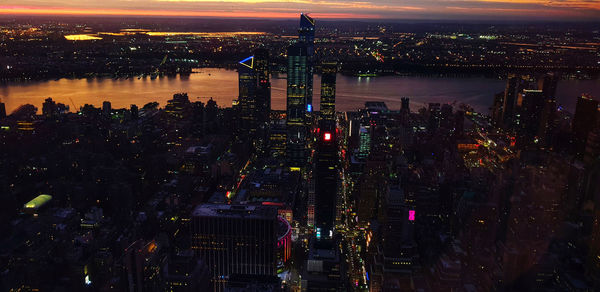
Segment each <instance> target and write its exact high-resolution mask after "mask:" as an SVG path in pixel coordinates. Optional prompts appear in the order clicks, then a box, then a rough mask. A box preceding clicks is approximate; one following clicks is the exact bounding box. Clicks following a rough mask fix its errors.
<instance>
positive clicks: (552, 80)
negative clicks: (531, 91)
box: [538, 73, 558, 100]
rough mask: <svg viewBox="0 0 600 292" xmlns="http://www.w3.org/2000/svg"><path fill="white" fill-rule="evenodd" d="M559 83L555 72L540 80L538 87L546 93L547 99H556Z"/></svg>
mask: <svg viewBox="0 0 600 292" xmlns="http://www.w3.org/2000/svg"><path fill="white" fill-rule="evenodd" d="M557 84H558V77H557V76H556V75H555V74H554V73H548V74H545V75H544V76H542V77H541V78H540V79H539V80H538V89H539V90H541V91H542V92H543V93H544V98H545V99H546V100H548V99H555V98H556V85H557Z"/></svg>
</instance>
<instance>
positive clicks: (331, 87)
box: [320, 62, 337, 122]
mask: <svg viewBox="0 0 600 292" xmlns="http://www.w3.org/2000/svg"><path fill="white" fill-rule="evenodd" d="M322 73H323V74H322V75H321V103H320V106H321V119H322V120H328V121H333V122H335V81H336V74H337V63H336V62H332V63H323V65H322Z"/></svg>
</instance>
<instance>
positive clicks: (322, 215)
mask: <svg viewBox="0 0 600 292" xmlns="http://www.w3.org/2000/svg"><path fill="white" fill-rule="evenodd" d="M333 125H334V126H333V128H332V127H331V123H329V121H326V120H321V121H320V122H319V129H318V131H317V132H318V137H317V141H318V142H317V154H316V158H317V159H316V166H317V172H316V173H317V175H316V186H315V187H316V194H315V227H316V230H317V238H325V237H330V236H331V235H332V234H333V229H334V224H335V211H336V197H337V177H338V172H337V160H338V158H337V146H336V145H337V143H336V136H337V135H336V130H335V124H333Z"/></svg>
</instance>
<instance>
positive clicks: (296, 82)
mask: <svg viewBox="0 0 600 292" xmlns="http://www.w3.org/2000/svg"><path fill="white" fill-rule="evenodd" d="M287 58H288V66H287V119H286V127H287V146H286V151H287V162H288V166H289V167H290V168H300V167H303V166H304V164H305V162H306V137H307V133H308V130H307V123H306V122H307V118H306V112H307V86H308V84H307V79H308V78H307V76H308V75H307V74H306V70H307V62H308V52H307V49H306V46H305V45H303V44H295V45H292V46H290V47H289V48H288V51H287Z"/></svg>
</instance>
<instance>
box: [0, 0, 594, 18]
mask: <svg viewBox="0 0 600 292" xmlns="http://www.w3.org/2000/svg"><path fill="white" fill-rule="evenodd" d="M300 11H303V12H308V13H311V15H312V16H313V17H316V18H321V19H326V18H363V19H365V18H368V19H470V20H485V19H494V20H514V19H521V20H599V19H600V0H552V1H543V0H512V1H511V0H370V1H369V0H362V1H344V0H242V1H233V0H221V1H214V0H102V1H89V0H0V14H56V15H70V14H76V15H140V16H144V15H147V16H197V17H251V18H295V17H296V16H297V13H298V12H300Z"/></svg>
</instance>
